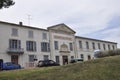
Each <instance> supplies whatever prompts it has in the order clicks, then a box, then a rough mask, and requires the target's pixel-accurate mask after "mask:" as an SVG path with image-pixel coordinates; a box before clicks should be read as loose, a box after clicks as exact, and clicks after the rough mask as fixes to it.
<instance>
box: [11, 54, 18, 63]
mask: <svg viewBox="0 0 120 80" xmlns="http://www.w3.org/2000/svg"><path fill="white" fill-rule="evenodd" d="M11 62H13V63H15V64H18V55H11Z"/></svg>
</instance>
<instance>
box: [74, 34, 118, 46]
mask: <svg viewBox="0 0 120 80" xmlns="http://www.w3.org/2000/svg"><path fill="white" fill-rule="evenodd" d="M75 38H81V39H88V40H94V41H100V42H107V43H114V44H117V43H116V42H111V41H105V40H99V39H93V38H87V37H81V36H75Z"/></svg>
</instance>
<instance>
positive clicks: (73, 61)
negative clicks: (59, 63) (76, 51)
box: [70, 59, 83, 63]
mask: <svg viewBox="0 0 120 80" xmlns="http://www.w3.org/2000/svg"><path fill="white" fill-rule="evenodd" d="M79 61H83V59H72V60H71V61H70V63H76V62H79Z"/></svg>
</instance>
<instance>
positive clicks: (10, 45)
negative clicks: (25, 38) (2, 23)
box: [9, 39, 21, 49]
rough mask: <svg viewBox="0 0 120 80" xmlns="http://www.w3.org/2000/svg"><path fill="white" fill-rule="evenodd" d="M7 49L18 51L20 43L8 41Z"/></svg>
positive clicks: (13, 40)
mask: <svg viewBox="0 0 120 80" xmlns="http://www.w3.org/2000/svg"><path fill="white" fill-rule="evenodd" d="M9 48H10V49H20V48H21V41H20V40H15V39H10V40H9Z"/></svg>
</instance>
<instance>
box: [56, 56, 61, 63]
mask: <svg viewBox="0 0 120 80" xmlns="http://www.w3.org/2000/svg"><path fill="white" fill-rule="evenodd" d="M55 59H56V63H58V64H59V63H60V60H59V56H55Z"/></svg>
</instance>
